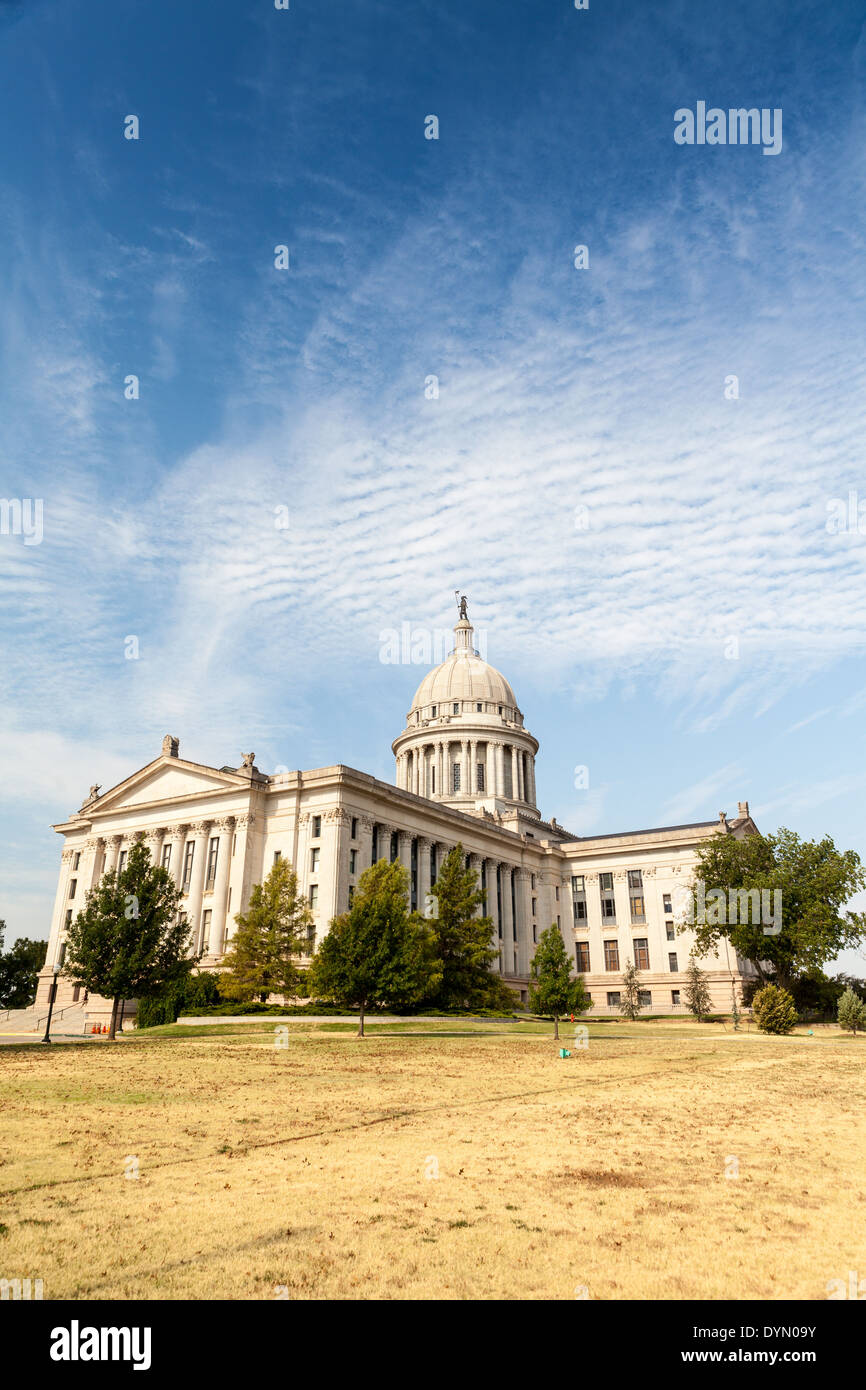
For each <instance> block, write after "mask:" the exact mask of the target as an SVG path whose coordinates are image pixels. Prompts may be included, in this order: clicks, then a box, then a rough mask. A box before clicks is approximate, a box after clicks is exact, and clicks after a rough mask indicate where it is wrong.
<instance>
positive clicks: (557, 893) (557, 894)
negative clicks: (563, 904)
mask: <svg viewBox="0 0 866 1390" xmlns="http://www.w3.org/2000/svg"><path fill="white" fill-rule="evenodd" d="M556 901H557V902H559V888H557V890H556Z"/></svg>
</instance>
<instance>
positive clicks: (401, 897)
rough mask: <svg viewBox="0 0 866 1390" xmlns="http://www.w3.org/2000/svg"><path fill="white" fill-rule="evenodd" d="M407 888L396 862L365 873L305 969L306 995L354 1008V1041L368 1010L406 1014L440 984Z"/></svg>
mask: <svg viewBox="0 0 866 1390" xmlns="http://www.w3.org/2000/svg"><path fill="white" fill-rule="evenodd" d="M408 895H409V883H408V877H407V874H406V870H405V869H404V868H403V867H402V865H401V864H399V863H394V864H389V863H387V862H386V861H385V860H384V859H380V860H379V862H378V863H377V864H374V865H373V866H372V867H371V868H369V869H365V871H364V873H363V874H362V875H361V877H360V880H359V882H358V887H357V891H356V893H355V896H354V899H353V901H352V906H351V907H350V908H349V911H348V912H344V913H343V914H342V915H341V916H339V917H335V918H334V920H333V921H332V922H331V927H330V930H329V932H328V934H327V936H326V937H325V938H324V940H323V941H322V942H321V944H320V945H319V948H318V950H317V951H316V954H315V955H314V957H313V961H312V964H311V966H310V990H311V993H313V994H316V995H320V996H323V997H325V998H328V999H333V1000H335V1001H336V1002H337V1003H338V1004H347V1005H349V1006H355V1007H357V1009H358V1011H359V1019H358V1037H359V1038H363V1037H364V1018H365V1015H366V1014H367V1013H368V1012H369V1010H370V1009H374V1008H391V1009H398V1010H399V1009H406V1008H411V1007H413V1006H414V1005H417V1004H418V1003H420V1001H421V1000H422V999H424V998H425V997H426V996H428V995H430V994H432V993H433V992H435V990H436V988H437V986H438V984H439V980H440V974H439V967H438V963H437V961H436V955H435V949H434V945H433V941H432V935H431V932H430V930H429V927H428V924H427V922H425V920H424V918H423V917H421V916H419V915H418V913H410V912H409V908H408Z"/></svg>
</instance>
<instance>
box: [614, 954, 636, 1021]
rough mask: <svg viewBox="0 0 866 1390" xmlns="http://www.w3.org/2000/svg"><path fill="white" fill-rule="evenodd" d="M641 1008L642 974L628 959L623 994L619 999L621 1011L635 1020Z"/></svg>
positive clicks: (624, 972)
mask: <svg viewBox="0 0 866 1390" xmlns="http://www.w3.org/2000/svg"><path fill="white" fill-rule="evenodd" d="M640 1010H641V1002H640V976H639V974H638V973H637V970H636V969H635V967H634V966H633V965H632V963H631V961H630V960H627V961H626V963H625V970H624V971H623V976H622V995H621V997H620V1001H619V1011H620V1013H621V1014H622V1015H623V1016H624V1017H625V1018H630V1019H631V1020H632V1022H634V1020H635V1019H636V1018H637V1016H638V1014H639V1013H640Z"/></svg>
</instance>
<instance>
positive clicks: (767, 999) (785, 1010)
mask: <svg viewBox="0 0 866 1390" xmlns="http://www.w3.org/2000/svg"><path fill="white" fill-rule="evenodd" d="M752 1013H753V1014H754V1016H755V1022H756V1023H757V1025H758V1027H759V1028H760V1030H761V1032H762V1033H790V1031H791V1029H792V1028H793V1027H794V1024H795V1023H796V1022H797V1006H796V1005H795V1003H794V1001H793V999H792V998H791V996H790V994H789V993H788V991H787V990H786V989H782V988H781V987H780V986H779V985H764V988H763V989H759V990H758V992H757V994H756V995H755V997H754V999H753V1000H752Z"/></svg>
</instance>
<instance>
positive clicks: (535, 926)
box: [532, 922, 538, 945]
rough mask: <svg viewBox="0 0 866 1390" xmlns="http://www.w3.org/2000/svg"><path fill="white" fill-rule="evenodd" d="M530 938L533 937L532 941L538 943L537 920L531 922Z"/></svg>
mask: <svg viewBox="0 0 866 1390" xmlns="http://www.w3.org/2000/svg"><path fill="white" fill-rule="evenodd" d="M532 939H533V941H534V942H535V943H536V945H537V944H538V923H537V922H533V924H532Z"/></svg>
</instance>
